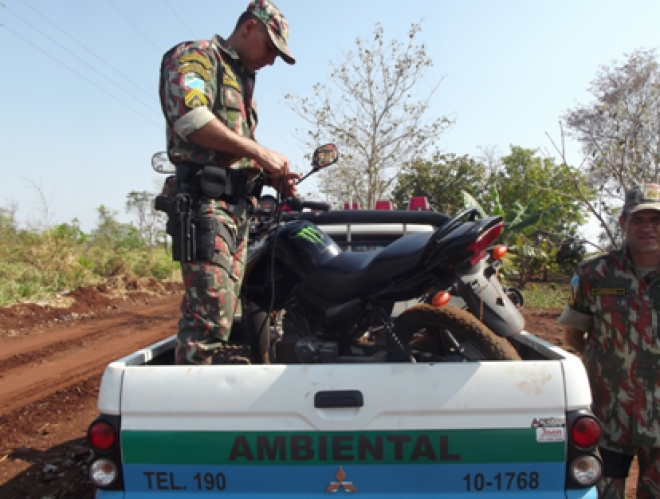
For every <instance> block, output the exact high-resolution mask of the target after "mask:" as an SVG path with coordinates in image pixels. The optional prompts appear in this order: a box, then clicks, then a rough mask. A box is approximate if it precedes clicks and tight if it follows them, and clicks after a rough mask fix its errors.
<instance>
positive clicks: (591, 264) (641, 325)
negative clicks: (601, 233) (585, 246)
mask: <svg viewBox="0 0 660 499" xmlns="http://www.w3.org/2000/svg"><path fill="white" fill-rule="evenodd" d="M572 284H573V289H572V297H571V303H569V305H568V307H567V309H566V310H565V312H564V314H562V318H564V320H562V318H560V322H562V323H564V324H567V325H572V324H571V322H572V321H571V320H570V318H571V314H573V315H575V316H577V317H576V319H578V322H579V319H580V316H582V317H583V318H584V317H589V316H590V317H591V320H590V321H588V322H586V323H590V324H591V326H590V329H589V331H588V333H589V336H588V339H587V343H586V345H585V348H584V352H583V362H584V365H585V367H586V370H587V373H588V375H589V380H590V383H591V392H592V396H593V411H594V414H595V415H596V416H597V417H598V418H599V419H600V421H601V422H602V424H603V436H604V438H605V439H606V440H607V441H609V442H613V443H617V444H621V445H625V446H642V447H660V341H659V337H658V311H659V310H660V272H658V271H654V272H650V273H647V274H645V276H644V277H642V276H641V275H640V274H639V273H638V272H636V271H635V269H634V268H633V266H632V261H631V260H630V258H629V256H628V252H627V251H626V250H625V248H624V249H622V250H618V251H613V252H610V253H609V254H606V255H600V256H598V257H595V258H592V259H588V260H586V261H584V262H583V263H582V264H581V265H580V266H579V267H578V270H577V272H576V275H575V277H574V278H573V283H572ZM567 312H568V313H567ZM573 323H575V321H574V322H573Z"/></svg>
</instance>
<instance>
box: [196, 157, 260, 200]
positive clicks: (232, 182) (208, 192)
mask: <svg viewBox="0 0 660 499" xmlns="http://www.w3.org/2000/svg"><path fill="white" fill-rule="evenodd" d="M247 180H248V173H247V170H242V169H241V170H234V169H227V168H221V167H219V166H212V165H207V166H205V167H204V169H203V170H202V174H201V176H200V187H201V189H202V193H203V194H204V195H205V196H206V197H208V198H211V199H222V200H223V201H226V202H227V203H229V204H236V203H238V201H239V200H240V199H241V198H242V197H243V196H245V188H246V184H247Z"/></svg>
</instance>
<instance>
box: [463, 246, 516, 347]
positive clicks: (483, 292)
mask: <svg viewBox="0 0 660 499" xmlns="http://www.w3.org/2000/svg"><path fill="white" fill-rule="evenodd" d="M454 289H455V292H454V293H452V294H455V295H456V296H455V297H454V298H453V299H452V300H453V301H452V305H457V306H460V304H459V302H460V301H461V300H462V301H463V302H464V304H465V306H464V307H462V308H466V309H467V310H468V311H469V312H470V313H472V315H474V316H475V317H477V318H479V319H480V320H481V321H482V322H483V323H484V324H485V325H486V326H487V327H488V328H490V330H491V331H493V332H494V333H495V334H497V335H498V336H501V337H503V338H508V337H509V336H513V335H515V334H518V333H519V332H520V331H522V330H523V329H524V328H525V319H524V318H523V316H522V314H521V313H520V311H519V310H518V308H517V307H516V306H515V305H514V304H513V302H512V301H511V300H510V299H509V297H508V296H507V295H506V293H505V292H504V290H503V289H502V284H501V283H500V281H499V279H498V278H497V273H496V272H495V270H494V269H493V267H492V266H491V265H489V264H488V263H487V262H486V260H485V259H484V260H481V261H479V263H477V264H476V265H475V266H474V267H472V268H470V269H468V270H467V271H466V272H460V273H459V274H458V275H457V279H456V282H455V285H454Z"/></svg>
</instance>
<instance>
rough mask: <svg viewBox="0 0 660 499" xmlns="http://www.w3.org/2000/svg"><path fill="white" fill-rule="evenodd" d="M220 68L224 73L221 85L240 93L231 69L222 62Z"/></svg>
mask: <svg viewBox="0 0 660 499" xmlns="http://www.w3.org/2000/svg"><path fill="white" fill-rule="evenodd" d="M222 67H223V69H224V71H223V72H222V84H223V85H226V86H228V87H233V88H235V89H236V90H238V91H239V92H240V91H241V86H240V85H239V84H238V79H237V78H236V75H235V74H234V71H233V70H232V69H231V67H230V66H229V64H227V63H226V62H224V61H223V62H222Z"/></svg>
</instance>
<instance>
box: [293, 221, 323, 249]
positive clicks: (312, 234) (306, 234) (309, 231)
mask: <svg viewBox="0 0 660 499" xmlns="http://www.w3.org/2000/svg"><path fill="white" fill-rule="evenodd" d="M292 237H294V238H298V239H304V240H305V241H307V242H310V243H312V244H313V245H314V246H316V247H317V248H318V250H319V251H320V252H323V251H325V250H326V246H327V245H326V244H325V238H324V237H323V233H322V232H321V231H320V230H318V229H317V228H316V227H312V226H309V225H308V226H305V227H303V228H302V229H300V230H299V231H298V232H295V233H294V234H293V235H292Z"/></svg>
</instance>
